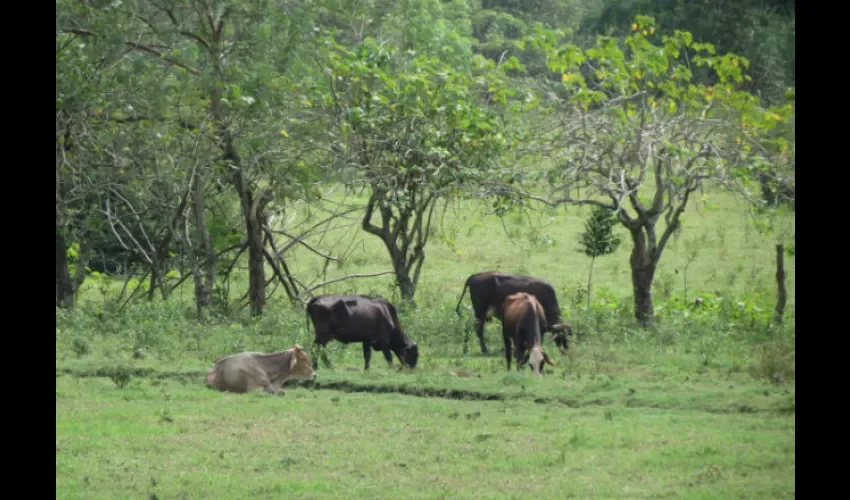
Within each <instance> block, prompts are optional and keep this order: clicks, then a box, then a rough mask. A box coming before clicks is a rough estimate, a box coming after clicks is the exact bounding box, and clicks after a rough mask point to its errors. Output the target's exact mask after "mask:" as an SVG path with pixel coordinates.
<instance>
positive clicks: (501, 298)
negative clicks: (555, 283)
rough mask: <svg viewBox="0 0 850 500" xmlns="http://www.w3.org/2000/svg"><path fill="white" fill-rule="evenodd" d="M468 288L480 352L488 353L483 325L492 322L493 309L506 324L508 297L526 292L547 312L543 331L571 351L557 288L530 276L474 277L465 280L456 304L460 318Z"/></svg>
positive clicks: (492, 273)
mask: <svg viewBox="0 0 850 500" xmlns="http://www.w3.org/2000/svg"><path fill="white" fill-rule="evenodd" d="M467 288H469V298H470V299H472V311H473V313H474V314H475V333H476V334H477V335H478V342H479V343H480V344H481V352H483V353H486V352H487V345H486V344H485V343H484V323H485V322H487V321H490V318H489V317H488V312H489V311H491V310H492V311H493V313H494V315H495V316H496V317H497V318H499V321H500V322H503V323H504V303H505V298H507V297H508V296H509V295H513V294H515V293H519V292H525V293H530V294H532V295H534V297H535V298H536V299H537V300H538V301H539V302H540V305H542V306H543V310H544V311H545V312H546V321H545V323H544V322H541V325H540V328H541V332H542V333H546V332H547V331H549V332H552V339H553V340H554V341H555V345H557V346H558V349H559V350H560V351H561V354H564V353H566V350H567V348H568V341H567V335H572V334H573V329H572V326H571V325H570V324H568V323H561V308H560V306H559V305H558V298H557V297H556V295H555V289H554V288H552V285H550V284H549V283H548V282H547V281H545V280H542V279H539V278H532V277H531V276H523V275H519V274H507V273H500V272H496V271H486V272H481V273H476V274H473V275H471V276H470V277H469V278H467V279H466V283H465V284H464V285H463V291H461V293H460V298H459V299H458V301H457V307H455V312H457V314H458V316H460V315H461V313H460V304H461V302H463V296H464V294H466V289H467Z"/></svg>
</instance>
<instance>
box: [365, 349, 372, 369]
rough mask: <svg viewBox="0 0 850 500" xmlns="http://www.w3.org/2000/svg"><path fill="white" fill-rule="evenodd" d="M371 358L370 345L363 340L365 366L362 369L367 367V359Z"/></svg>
mask: <svg viewBox="0 0 850 500" xmlns="http://www.w3.org/2000/svg"><path fill="white" fill-rule="evenodd" d="M371 360H372V346H371V345H370V344H369V343H368V342H363V361H364V362H365V363H366V367H365V368H363V370H364V371H365V370H368V369H369V361H371Z"/></svg>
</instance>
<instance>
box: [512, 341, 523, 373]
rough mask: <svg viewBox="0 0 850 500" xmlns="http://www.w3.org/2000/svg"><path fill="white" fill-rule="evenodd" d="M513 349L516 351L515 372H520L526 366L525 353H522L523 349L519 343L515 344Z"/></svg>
mask: <svg viewBox="0 0 850 500" xmlns="http://www.w3.org/2000/svg"><path fill="white" fill-rule="evenodd" d="M514 348H515V349H516V353H515V356H516V371H520V370H522V368H523V367H524V366H525V365H526V359H525V353H524V352H523V351H524V349H523V348H522V346H521V345H520V343H519V342H517V343H516V345H515V346H514Z"/></svg>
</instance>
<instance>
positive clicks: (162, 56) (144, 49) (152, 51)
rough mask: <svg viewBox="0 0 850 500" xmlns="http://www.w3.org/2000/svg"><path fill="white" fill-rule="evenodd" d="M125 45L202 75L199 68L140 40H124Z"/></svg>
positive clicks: (194, 73)
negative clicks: (139, 41)
mask: <svg viewBox="0 0 850 500" xmlns="http://www.w3.org/2000/svg"><path fill="white" fill-rule="evenodd" d="M124 45H126V46H127V47H129V48H131V49H134V50H138V51H140V52H147V53H148V54H151V55H155V56H157V57H158V58H160V59H162V60H163V61H166V62H168V63H170V64H172V65H174V66H177V67H179V68H183V69H185V70H186V71H188V72H189V73H192V74H193V75H198V76H200V74H201V72H200V71H199V70H198V69H196V68H193V67H192V66H189V65H188V64H185V63H182V62H180V61H178V60H176V59H173V58H171V57H168V56H166V55H165V54H163V53H162V52H160V51H158V50H156V49H154V48H152V47H149V46H147V45H144V44H141V43H138V42H130V41H126V42H124Z"/></svg>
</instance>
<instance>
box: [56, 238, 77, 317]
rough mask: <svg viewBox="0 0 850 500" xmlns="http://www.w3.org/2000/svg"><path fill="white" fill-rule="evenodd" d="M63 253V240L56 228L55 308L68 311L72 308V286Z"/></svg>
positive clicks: (65, 256) (66, 259)
mask: <svg viewBox="0 0 850 500" xmlns="http://www.w3.org/2000/svg"><path fill="white" fill-rule="evenodd" d="M65 252H66V249H65V238H64V237H62V235H61V234H60V233H59V228H56V307H62V308H66V309H68V308H71V307H73V306H74V286H73V284H72V282H71V274H70V272H69V271H68V256H67V254H66V253H65Z"/></svg>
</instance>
